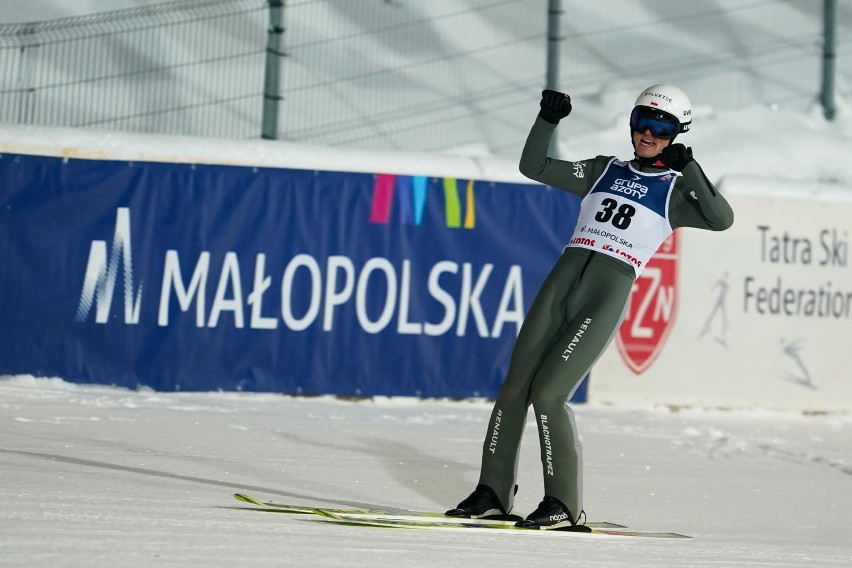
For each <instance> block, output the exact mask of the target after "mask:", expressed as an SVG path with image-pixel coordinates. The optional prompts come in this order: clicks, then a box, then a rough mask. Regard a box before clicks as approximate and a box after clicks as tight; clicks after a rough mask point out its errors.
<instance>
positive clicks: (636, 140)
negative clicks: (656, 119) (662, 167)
mask: <svg viewBox="0 0 852 568" xmlns="http://www.w3.org/2000/svg"><path fill="white" fill-rule="evenodd" d="M669 142H671V139H670V138H657V137H656V136H654V135H653V134H651V129H650V128H648V129H645V132H635V131H634V132H633V150H634V151H635V152H636V155H637V156H639V157H640V158H653V157H654V156H656V155H657V154H659V153H660V152H662V151H663V148H665V147H666V146H668V145H669Z"/></svg>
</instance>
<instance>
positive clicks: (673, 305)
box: [616, 232, 678, 375]
mask: <svg viewBox="0 0 852 568" xmlns="http://www.w3.org/2000/svg"><path fill="white" fill-rule="evenodd" d="M677 259H678V238H677V233H676V232H675V233H672V234H671V235H669V238H668V239H666V240H665V241H664V242H663V244H662V245H660V248H659V249H658V250H657V252H656V254H654V256H653V257H652V258H651V260H650V261H649V262H648V264H647V266H646V267H645V270H643V271H642V274H641V275H640V276H639V278H637V279H636V282H634V283H633V291H632V292H631V293H630V298H629V299H628V302H627V314H626V315H625V317H624V322H622V324H621V327H620V328H619V330H618V335H617V336H616V344H617V345H618V351H619V353H621V358H622V359H623V360H624V362H625V363H626V364H627V366H628V367H629V368H630V370H631V371H633V372H634V373H636V374H637V375H638V374H640V373H643V372H644V371H646V370H647V369H648V368H649V367H650V366H651V365H652V364H653V363H654V361H655V360H656V359H657V357H658V356H659V355H660V353H661V352H662V350H663V347H664V346H665V343H666V339H667V338H668V335H669V332H670V331H671V329H672V327H673V326H674V321H675V316H676V314H677Z"/></svg>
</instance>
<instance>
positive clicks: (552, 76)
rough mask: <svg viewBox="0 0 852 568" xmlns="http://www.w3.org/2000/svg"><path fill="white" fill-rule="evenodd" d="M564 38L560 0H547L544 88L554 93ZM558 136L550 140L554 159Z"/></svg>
mask: <svg viewBox="0 0 852 568" xmlns="http://www.w3.org/2000/svg"><path fill="white" fill-rule="evenodd" d="M564 40H565V38H564V37H563V36H562V0H548V4H547V76H546V78H545V86H546V88H548V89H553V90H554V91H559V90H561V89H560V87H559V83H560V82H559V68H560V50H561V49H562V42H563V41H564ZM558 139H559V136H558V134H556V133H554V135H553V138H551V140H550V150H549V153H550V155H551V156H553V157H554V158H558V157H559V146H558V144H557V142H558Z"/></svg>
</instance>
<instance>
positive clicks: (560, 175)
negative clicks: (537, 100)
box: [518, 117, 609, 197]
mask: <svg viewBox="0 0 852 568" xmlns="http://www.w3.org/2000/svg"><path fill="white" fill-rule="evenodd" d="M554 130H556V125H555V124H550V123H549V122H547V121H546V120H542V119H541V118H540V117H536V119H535V123H534V124H533V127H532V129H531V130H530V133H529V136H527V141H526V144H524V151H523V152H522V153H521V162H520V164H519V166H518V168H519V169H520V170H521V173H522V174H524V175H525V176H527V177H528V178H530V179H531V180H535V181H538V182H541V183H544V184H547V185H549V186H552V187H555V188H557V189H562V190H564V191H567V192H569V193H573V194H574V195H578V196H580V197H583V196H584V195H586V194H587V193H588V192H589V189H591V187H592V185H593V184H594V182H595V180H596V179H598V177H600V175H601V174H602V173H603V170H604V168H605V167H606V164H607V162H608V161H609V158H608V157H605V156H598V157H597V158H593V159H590V160H581V161H579V162H569V161H567V160H557V159H555V158H549V157H548V156H547V150H548V148H549V146H550V139H551V137H552V136H553V131H554Z"/></svg>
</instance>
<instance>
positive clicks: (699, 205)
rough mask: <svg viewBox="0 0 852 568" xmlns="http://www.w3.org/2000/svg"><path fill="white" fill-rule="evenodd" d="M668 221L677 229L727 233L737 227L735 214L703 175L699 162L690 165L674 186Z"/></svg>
mask: <svg viewBox="0 0 852 568" xmlns="http://www.w3.org/2000/svg"><path fill="white" fill-rule="evenodd" d="M669 218H670V219H671V222H672V227H673V228H675V229H677V228H679V227H695V228H698V229H709V230H711V231H724V230H725V229H727V228H729V227H730V226H731V225H733V224H734V211H733V209H731V206H730V205H729V204H728V201H727V200H726V199H725V198H724V197H723V196H722V194H721V193H719V191H718V190H717V189H716V188H715V187H713V184H712V183H710V180H708V179H707V176H706V175H704V172H703V171H702V169H701V166H699V165H698V162H690V163H689V164H687V166H686V167H685V168H684V169H683V175H682V176H679V177H678V179H677V182H676V183H675V189H674V191H673V192H672V198H671V203H669Z"/></svg>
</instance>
